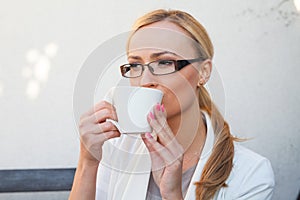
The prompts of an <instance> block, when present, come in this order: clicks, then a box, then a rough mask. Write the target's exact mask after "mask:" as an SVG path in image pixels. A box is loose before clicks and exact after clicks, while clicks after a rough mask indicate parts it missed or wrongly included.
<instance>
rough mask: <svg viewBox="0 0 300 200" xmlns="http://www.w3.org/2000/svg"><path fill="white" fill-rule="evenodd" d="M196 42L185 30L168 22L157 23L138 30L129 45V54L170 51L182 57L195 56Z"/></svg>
mask: <svg viewBox="0 0 300 200" xmlns="http://www.w3.org/2000/svg"><path fill="white" fill-rule="evenodd" d="M195 45H197V44H196V42H195V41H194V40H193V39H192V38H191V37H190V35H189V34H188V33H187V31H185V30H184V29H183V28H181V27H179V26H177V25H176V24H174V23H172V22H168V21H162V22H156V23H153V24H150V25H147V26H145V27H143V28H140V29H139V30H137V31H136V32H135V33H134V34H133V36H132V37H131V40H130V42H129V45H128V54H131V53H134V54H136V53H138V52H139V51H145V50H147V51H150V50H153V51H155V50H156V51H169V52H173V53H175V54H177V55H179V56H181V57H186V58H188V57H191V56H195V48H194V47H195Z"/></svg>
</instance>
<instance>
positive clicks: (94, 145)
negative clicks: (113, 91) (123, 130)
mask: <svg viewBox="0 0 300 200" xmlns="http://www.w3.org/2000/svg"><path fill="white" fill-rule="evenodd" d="M106 119H113V120H116V121H117V114H116V111H115V108H114V107H113V106H112V105H111V104H110V103H108V102H106V101H101V102H99V103H97V104H96V105H95V106H94V107H93V108H91V109H90V110H89V111H88V112H87V113H85V114H84V115H82V116H81V118H80V123H79V132H80V159H81V160H84V161H87V162H88V163H95V164H98V163H99V161H100V160H101V158H102V145H103V143H104V142H105V141H106V140H108V139H110V138H114V137H119V136H120V132H119V131H118V130H117V128H116V127H115V126H114V125H113V124H112V123H111V122H106Z"/></svg>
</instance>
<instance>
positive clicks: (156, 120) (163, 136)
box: [142, 104, 184, 199]
mask: <svg viewBox="0 0 300 200" xmlns="http://www.w3.org/2000/svg"><path fill="white" fill-rule="evenodd" d="M148 121H149V123H150V125H151V127H152V128H153V134H156V135H157V137H158V140H157V141H156V140H155V139H154V138H153V137H152V136H151V134H150V133H145V137H142V138H143V141H144V143H145V144H146V147H147V148H148V150H149V152H150V156H151V161H152V174H153V178H154V181H155V182H156V184H157V185H158V187H159V188H160V193H161V196H162V198H163V199H183V197H182V190H181V184H182V160H183V153H184V151H183V148H182V146H181V145H180V144H179V143H178V142H177V140H176V138H175V136H174V134H173V132H172V131H171V129H170V127H169V125H168V124H167V120H166V112H165V109H164V106H163V105H159V104H157V105H156V106H155V108H154V114H153V113H152V112H151V113H150V114H149V115H148Z"/></svg>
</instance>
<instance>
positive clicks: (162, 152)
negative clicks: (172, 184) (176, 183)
mask: <svg viewBox="0 0 300 200" xmlns="http://www.w3.org/2000/svg"><path fill="white" fill-rule="evenodd" d="M145 138H146V140H147V142H148V143H147V144H146V145H148V146H149V148H148V149H150V150H151V151H150V155H151V153H152V154H153V156H155V155H158V156H160V157H161V159H162V160H163V161H164V163H165V164H167V165H169V164H171V163H172V162H174V161H175V160H176V158H175V157H174V156H173V154H172V153H171V152H170V151H169V150H168V148H165V147H164V146H163V145H161V144H160V143H159V142H157V141H155V140H154V139H153V137H152V136H151V134H150V133H146V134H145Z"/></svg>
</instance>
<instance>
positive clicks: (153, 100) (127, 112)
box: [106, 86, 163, 133]
mask: <svg viewBox="0 0 300 200" xmlns="http://www.w3.org/2000/svg"><path fill="white" fill-rule="evenodd" d="M162 97H163V92H162V91H160V90H157V89H152V88H145V87H133V86H118V87H113V88H111V89H110V91H109V92H108V94H107V95H106V100H107V101H109V102H110V103H111V104H112V105H113V106H114V107H115V108H116V113H117V116H118V121H114V120H112V119H107V120H106V121H110V122H111V123H113V124H114V125H115V126H116V127H117V128H118V130H119V131H120V133H145V132H152V129H151V126H150V125H149V123H148V121H147V115H148V114H149V112H150V111H152V112H153V110H152V109H153V106H154V105H156V104H157V103H159V104H160V103H161V100H162Z"/></svg>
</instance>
